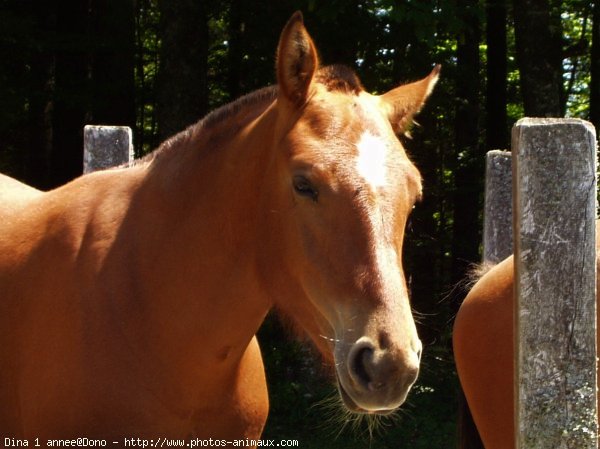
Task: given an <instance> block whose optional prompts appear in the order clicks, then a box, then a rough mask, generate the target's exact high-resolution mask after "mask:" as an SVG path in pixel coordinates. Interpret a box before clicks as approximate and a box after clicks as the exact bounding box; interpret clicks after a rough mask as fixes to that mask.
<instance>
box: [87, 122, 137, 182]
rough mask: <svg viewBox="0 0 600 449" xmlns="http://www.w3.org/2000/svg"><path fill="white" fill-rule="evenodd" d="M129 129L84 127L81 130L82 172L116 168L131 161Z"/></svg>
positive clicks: (124, 127) (131, 151)
mask: <svg viewBox="0 0 600 449" xmlns="http://www.w3.org/2000/svg"><path fill="white" fill-rule="evenodd" d="M131 135H132V134H131V128H129V127H128V126H96V125H86V126H85V128H84V129H83V172H84V173H90V172H93V171H96V170H103V169H105V168H111V167H116V166H117V165H121V164H125V163H127V162H131V161H132V160H133V142H132V137H131Z"/></svg>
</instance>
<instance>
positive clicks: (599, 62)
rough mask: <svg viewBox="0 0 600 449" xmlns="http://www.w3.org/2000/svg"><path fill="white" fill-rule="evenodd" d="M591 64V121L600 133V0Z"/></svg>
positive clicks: (595, 3)
mask: <svg viewBox="0 0 600 449" xmlns="http://www.w3.org/2000/svg"><path fill="white" fill-rule="evenodd" d="M591 65H592V67H591V75H592V79H591V82H590V121H591V122H592V123H593V124H594V126H595V127H596V132H599V133H600V0H596V1H595V2H594V16H593V18H592V58H591Z"/></svg>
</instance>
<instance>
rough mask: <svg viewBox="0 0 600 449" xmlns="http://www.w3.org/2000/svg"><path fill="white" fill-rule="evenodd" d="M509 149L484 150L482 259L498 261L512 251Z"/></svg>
mask: <svg viewBox="0 0 600 449" xmlns="http://www.w3.org/2000/svg"><path fill="white" fill-rule="evenodd" d="M511 167H512V164H511V153H510V151H501V150H492V151H488V153H487V154H486V159H485V206H484V207H485V210H484V215H483V260H484V262H492V263H498V262H500V261H501V260H504V259H506V258H507V257H508V256H510V255H511V254H512V253H513V227H512V168H511Z"/></svg>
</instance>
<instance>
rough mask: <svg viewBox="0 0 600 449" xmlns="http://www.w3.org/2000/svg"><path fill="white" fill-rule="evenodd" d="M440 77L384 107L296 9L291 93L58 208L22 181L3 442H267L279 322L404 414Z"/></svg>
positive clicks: (72, 192) (285, 59)
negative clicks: (412, 290) (409, 134)
mask: <svg viewBox="0 0 600 449" xmlns="http://www.w3.org/2000/svg"><path fill="white" fill-rule="evenodd" d="M439 71H440V68H439V66H435V68H434V69H433V70H432V72H431V73H430V74H429V75H428V76H427V77H425V78H423V79H421V80H420V81H416V82H412V83H409V84H404V85H401V86H399V87H396V88H394V89H392V90H390V91H388V92H386V93H384V94H382V95H371V94H369V93H367V92H366V91H365V90H364V88H363V87H362V85H361V83H360V81H359V79H358V77H357V76H356V75H355V74H354V72H353V71H352V70H350V69H349V68H346V67H343V66H321V65H320V64H319V61H318V58H317V50H316V47H315V45H314V43H313V40H312V38H311V36H310V35H309V33H308V31H307V30H306V28H305V26H304V21H303V17H302V15H301V13H296V14H294V15H293V16H292V17H291V18H290V20H289V21H288V23H287V24H286V25H285V27H284V28H283V31H282V33H281V36H280V39H279V44H278V47H277V60H276V77H277V83H276V85H274V86H271V87H266V88H263V89H260V90H258V91H255V92H252V93H250V94H248V95H247V96H245V97H242V98H240V99H238V100H237V101H235V102H233V103H231V104H230V105H227V106H225V107H223V108H221V109H217V110H216V111H214V112H212V113H210V114H209V115H207V116H206V117H205V118H204V119H202V120H200V121H199V122H198V123H196V124H194V125H192V126H190V127H189V128H187V129H186V130H184V131H183V132H181V133H179V134H177V135H175V136H174V137H172V138H170V139H168V140H166V141H165V142H164V143H162V144H161V145H160V146H159V148H158V149H157V150H155V151H154V152H153V153H151V154H150V155H149V156H147V157H145V158H143V159H141V160H139V161H137V162H136V163H133V164H130V165H129V166H121V167H117V168H114V169H108V170H104V171H99V172H95V173H90V174H87V175H83V176H81V177H79V178H77V179H75V180H73V181H71V182H69V183H67V184H66V185H64V186H61V187H59V188H56V189H54V190H50V191H48V192H40V191H37V190H35V189H33V188H30V187H28V186H25V185H23V184H21V183H19V182H18V181H15V180H12V179H11V178H8V177H5V176H3V177H2V178H1V179H0V191H1V193H0V195H1V198H2V202H1V203H0V216H1V217H2V219H1V220H0V292H1V293H0V297H1V298H0V403H1V404H2V407H1V408H0V429H2V432H3V436H5V437H9V438H14V439H32V438H38V439H39V441H42V442H43V441H45V439H51V438H61V439H68V438H77V437H85V438H90V439H91V438H96V439H104V440H105V441H109V442H112V441H117V442H119V441H120V442H122V441H123V440H122V439H123V438H129V437H136V438H140V437H141V438H147V439H154V440H156V438H158V437H162V438H167V437H168V438H212V439H223V440H227V441H231V439H233V438H240V439H244V438H245V439H247V440H246V442H247V441H248V440H249V441H253V440H257V439H258V438H259V437H260V435H261V433H262V430H263V427H264V425H265V421H266V418H267V414H268V408H269V402H268V392H267V384H266V380H265V372H264V367H263V362H262V358H261V352H260V348H259V345H258V342H257V339H256V336H255V334H256V332H257V330H258V328H259V326H260V325H261V323H262V322H263V320H264V318H265V316H266V314H267V312H268V311H269V310H270V309H272V308H275V309H278V310H279V311H281V313H283V314H284V315H287V316H288V317H290V318H291V319H292V320H293V322H294V323H296V325H297V326H298V328H300V329H302V330H303V331H304V332H305V333H306V334H307V335H308V337H309V338H310V340H312V342H313V343H314V345H316V347H317V348H318V350H319V351H320V353H321V354H322V355H323V357H324V359H325V360H326V361H327V362H329V363H331V364H332V366H334V370H333V371H334V372H335V378H336V383H337V386H338V389H339V395H340V397H341V399H342V401H343V403H344V404H345V406H346V407H347V408H348V409H349V410H350V411H352V412H354V413H358V414H389V413H391V412H393V411H394V410H396V409H397V408H398V407H399V406H400V405H401V404H402V403H403V402H404V400H405V398H406V396H407V394H408V392H409V390H410V388H411V386H412V385H413V384H414V382H415V380H416V378H417V375H418V371H419V363H420V358H421V352H422V344H421V341H420V340H419V337H418V335H417V330H416V326H415V323H414V320H413V317H412V310H411V305H410V302H409V297H408V291H407V285H406V281H405V276H404V272H403V268H402V244H403V239H404V228H405V224H406V221H407V217H408V215H409V213H410V212H411V210H412V208H413V206H414V204H415V203H416V202H417V201H418V200H419V198H420V197H421V190H422V187H421V177H420V174H419V171H418V170H417V168H416V167H415V165H414V164H413V163H412V162H411V161H410V159H409V158H408V156H407V154H406V151H405V150H404V148H403V145H402V144H401V142H400V140H399V138H398V136H399V135H400V134H402V133H404V132H405V131H406V128H407V127H408V126H409V125H410V123H411V121H412V118H413V116H414V115H415V114H416V113H418V112H419V110H420V109H421V108H422V106H423V105H424V103H425V100H426V99H427V97H428V96H429V94H430V93H431V91H432V89H433V87H434V85H435V83H436V81H437V79H438V75H439ZM11 441H12V440H11ZM36 441H38V440H36ZM30 444H31V443H30ZM255 445H256V444H255Z"/></svg>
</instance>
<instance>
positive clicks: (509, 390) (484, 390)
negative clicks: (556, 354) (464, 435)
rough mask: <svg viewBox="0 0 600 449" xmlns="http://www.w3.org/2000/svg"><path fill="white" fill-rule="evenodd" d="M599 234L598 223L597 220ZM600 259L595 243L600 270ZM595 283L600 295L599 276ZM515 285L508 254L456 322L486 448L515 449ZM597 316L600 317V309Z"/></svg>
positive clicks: (466, 385)
mask: <svg viewBox="0 0 600 449" xmlns="http://www.w3.org/2000/svg"><path fill="white" fill-rule="evenodd" d="M599 231H600V222H596V232H597V233H598V232H599ZM599 259H600V241H597V242H596V262H597V263H596V265H597V267H599V268H600V264H598V260H599ZM597 273H598V274H600V272H597ZM596 279H597V281H596V291H597V292H598V291H599V290H598V289H599V288H600V276H597V278H596ZM513 286H514V263H513V256H509V257H507V258H506V259H504V260H503V261H501V262H500V263H498V264H497V265H495V266H493V267H492V268H491V269H489V271H487V272H486V273H485V274H484V275H483V276H482V277H481V278H480V279H479V280H478V281H477V282H476V283H475V285H474V286H473V287H472V289H471V290H470V291H469V293H468V294H467V296H466V297H465V300H464V301H463V303H462V305H461V306H460V309H459V311H458V314H457V316H456V319H455V321H454V329H453V336H452V340H453V346H454V359H455V362H456V368H457V372H458V376H459V379H460V383H461V386H462V388H463V391H464V393H465V397H466V399H467V405H468V407H469V409H470V411H471V414H472V416H473V421H474V423H475V426H476V427H477V430H478V431H479V435H480V437H481V441H482V442H483V444H484V446H485V448H486V449H510V448H514V447H515V427H514V426H515V423H514V347H513V340H514V329H513V322H514V321H513V307H514V303H515V301H514V290H513ZM597 300H598V298H597V297H596V301H597ZM596 314H597V316H596V318H597V319H600V308H597V311H596ZM596 344H600V339H597V342H596ZM598 405H599V406H600V402H599V404H598ZM465 444H468V442H465Z"/></svg>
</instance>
